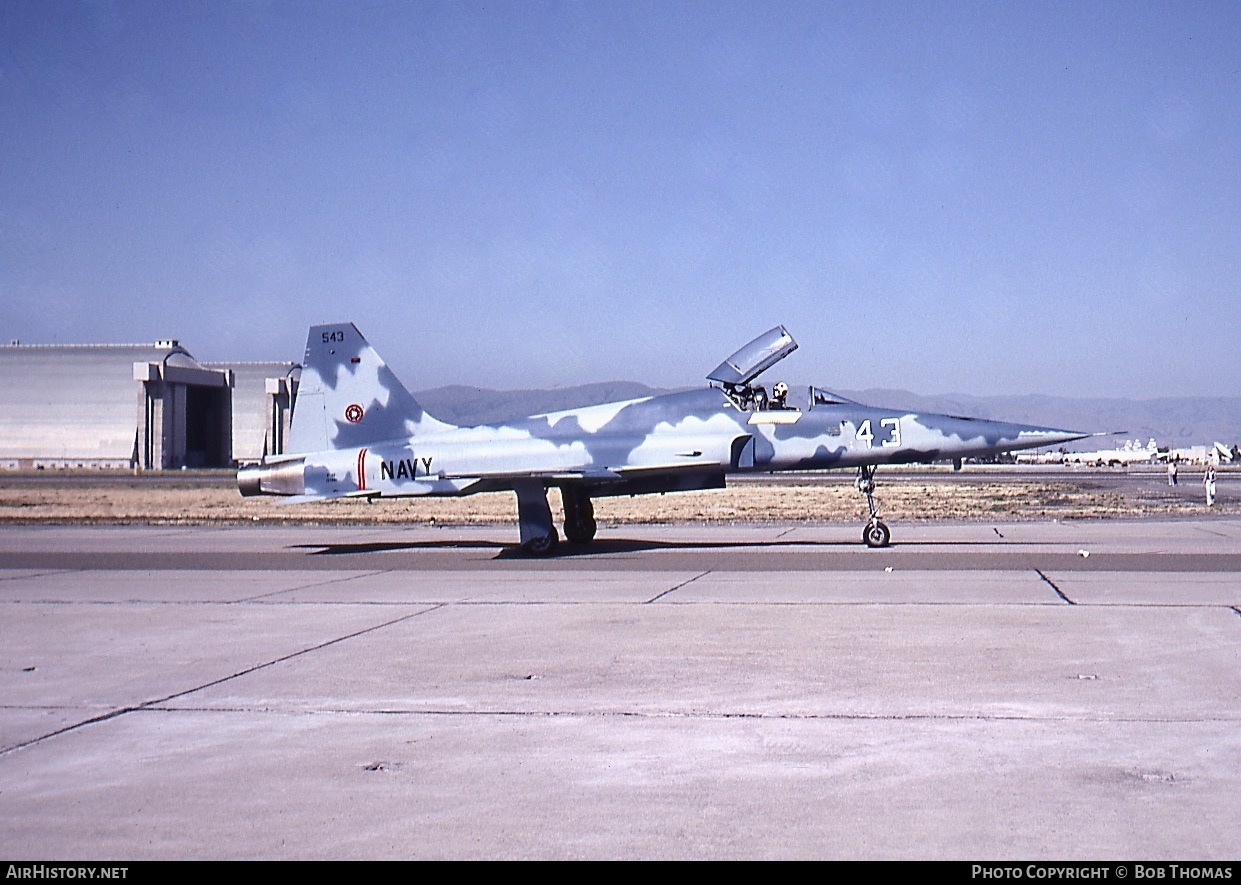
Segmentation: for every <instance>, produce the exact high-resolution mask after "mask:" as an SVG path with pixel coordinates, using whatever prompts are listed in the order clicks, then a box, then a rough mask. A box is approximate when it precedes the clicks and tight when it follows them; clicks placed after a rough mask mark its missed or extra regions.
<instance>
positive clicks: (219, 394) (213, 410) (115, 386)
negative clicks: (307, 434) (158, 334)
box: [0, 339, 300, 470]
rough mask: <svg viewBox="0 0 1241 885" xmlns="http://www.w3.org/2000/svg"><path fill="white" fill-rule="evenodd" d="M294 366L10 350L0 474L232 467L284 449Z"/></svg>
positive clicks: (138, 349) (141, 350)
mask: <svg viewBox="0 0 1241 885" xmlns="http://www.w3.org/2000/svg"><path fill="white" fill-rule="evenodd" d="M299 373H300V369H299V367H298V365H297V364H296V363H283V362H270V363H199V362H198V361H197V360H195V359H194V357H193V356H192V355H191V354H190V352H189V351H187V350H186V349H185V348H183V347H182V346H181V345H180V343H179V342H178V341H176V340H175V339H167V340H163V341H156V342H155V343H154V344H34V345H30V344H18V343H16V342H15V343H13V344H11V345H7V346H0V468H8V469H23V468H25V469H35V468H41V467H101V468H102V467H121V468H135V469H144V470H173V469H179V468H182V467H186V468H196V467H231V466H233V465H235V464H238V463H243V462H247V461H257V460H259V459H260V458H261V457H262V456H263V455H264V454H277V453H280V452H282V451H283V450H284V441H285V439H286V438H287V434H288V425H289V419H290V417H291V403H292V401H293V395H294V394H295V392H296V389H297V378H298V376H299Z"/></svg>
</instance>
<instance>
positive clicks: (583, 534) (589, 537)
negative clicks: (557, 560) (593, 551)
mask: <svg viewBox="0 0 1241 885" xmlns="http://www.w3.org/2000/svg"><path fill="white" fill-rule="evenodd" d="M598 529H599V524H598V523H596V522H595V520H594V518H593V517H592V518H590V519H579V520H577V521H576V522H566V523H565V524H564V536H565V539H566V540H568V541H569V543H571V544H589V543H590V542H591V541H593V540H594V539H595V532H596V531H598Z"/></svg>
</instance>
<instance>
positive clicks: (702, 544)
mask: <svg viewBox="0 0 1241 885" xmlns="http://www.w3.org/2000/svg"><path fill="white" fill-rule="evenodd" d="M1043 543H1044V542H1039V541H1009V540H1007V539H1003V538H996V539H995V540H994V541H992V540H984V541H977V540H973V541H917V542H906V543H905V544H903V545H902V544H899V543H896V542H893V543H892V545H891V547H889V548H888V549H896V548H899V547H902V546H904V547H908V548H927V547H932V548H951V549H960V548H966V547H1022V546H1040V545H1042V544H1043ZM815 547H826V548H831V549H833V550H859V551H865V548H864V547H863V546H862V545H861V544H859V543H858V542H857V541H854V540H840V541H814V540H810V541H808V540H789V541H781V540H772V541H662V540H658V539H649V538H597V539H595V540H594V541H592V542H591V543H589V544H582V545H575V544H564V545H562V546H561V547H560V549H559V550H558V551H557V553H556V555H555V556H553V557H538V556H531V555H530V554H528V553H526V552H525V551H524V550H522V549H521V548H520V547H518V546H517V545H515V544H506V543H504V542H502V541H484V540H470V539H462V540H455V541H370V542H361V543H350V544H294V545H292V549H295V550H307V551H309V552H310V555H311V556H353V555H359V554H367V553H398V552H402V551H411V552H412V551H418V550H495V551H496V554H495V557H494V558H495V559H511V560H515V561H534V562H539V561H541V562H554V561H556V560H564V559H572V558H575V557H583V556H608V555H615V554H621V553H644V552H648V551H652V550H744V549H758V550H778V549H786V548H802V549H810V548H815ZM873 552H874V553H875V554H879V553H881V551H873Z"/></svg>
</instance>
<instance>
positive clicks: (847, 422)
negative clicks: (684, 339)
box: [237, 323, 1089, 555]
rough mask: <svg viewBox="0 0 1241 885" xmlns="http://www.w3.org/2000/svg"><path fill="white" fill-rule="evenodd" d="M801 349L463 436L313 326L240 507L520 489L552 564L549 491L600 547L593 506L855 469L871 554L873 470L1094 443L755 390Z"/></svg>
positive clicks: (349, 331) (757, 354) (578, 540)
mask: <svg viewBox="0 0 1241 885" xmlns="http://www.w3.org/2000/svg"><path fill="white" fill-rule="evenodd" d="M796 348H797V342H795V341H794V340H793V338H792V336H791V335H789V333H788V332H787V331H786V330H785V329H784V327H783V326H777V327H776V328H774V329H771V330H770V331H768V332H766V333H765V334H763V335H761V336H759V337H758V338H756V339H755V340H754V341H752V342H750V343H749V344H747V345H746V346H745V347H743V348H741V349H740V350H738V351H737V352H736V353H735V354H733V355H732V356H730V357H729V358H728V359H726V360H725V361H724V362H722V363H720V365H719V367H717V368H716V369H715V370H714V371H713V372H711V374H710V375H708V376H707V379H708V381H709V382H711V383H710V384H709V385H708V386H707V387H704V388H701V389H698V390H691V391H686V392H682V393H670V394H666V395H663V396H651V397H643V398H641V399H633V400H627V401H625V402H616V403H606V404H603V405H597V406H587V407H585V408H579V409H569V410H566V411H563V412H553V413H550V414H546V415H535V416H533V417H530V418H525V419H522V420H519V421H514V422H512V423H505V424H498V425H490V426H480V427H455V426H453V425H451V424H446V423H444V422H443V421H437V420H436V419H435V418H432V417H431V416H430V415H428V414H427V413H426V412H424V411H423V410H422V408H421V407H420V406H419V405H418V403H417V402H416V401H415V400H414V398H413V397H412V396H411V395H410V393H409V391H407V390H406V389H405V387H404V386H403V385H402V384H401V382H400V381H398V380H397V378H396V376H395V375H393V373H392V371H391V370H390V369H389V368H388V367H387V365H385V363H384V361H383V360H382V359H380V357H379V355H378V354H377V353H376V352H375V351H374V349H373V348H371V346H370V345H369V344H367V342H366V339H365V338H363V337H362V334H361V333H360V332H359V331H358V330H357V328H356V327H355V326H354V325H353V324H351V323H342V324H336V325H325V326H314V327H312V328H311V330H310V336H309V338H308V339H307V342H306V356H305V361H304V364H303V366H302V374H301V381H300V383H299V386H298V391H297V398H296V401H295V408H294V412H293V422H292V426H291V428H290V431H289V445H288V450H289V453H288V454H283V455H278V456H274V457H269V458H265V459H264V460H263V462H262V463H260V464H258V465H254V466H249V467H243V468H242V469H241V470H240V471H239V472H238V474H237V482H238V486H239V487H240V489H241V493H242V494H243V495H283V496H287V497H288V498H289V499H290V500H291V501H323V500H329V499H334V498H390V497H409V496H414V497H417V496H424V495H434V496H459V495H472V494H474V493H476V492H494V491H512V492H515V493H516V495H517V519H518V524H519V526H520V532H521V545H522V547H523V548H524V549H525V550H526V551H527V552H529V553H532V554H539V555H548V554H551V553H553V552H554V551H555V550H556V547H557V545H558V543H559V541H560V536H559V534H558V533H557V531H556V527H555V525H554V524H553V522H552V513H551V508H550V507H549V506H548V503H547V490H548V489H549V488H551V487H553V486H555V487H557V488H559V489H560V495H561V499H562V501H563V504H564V533H565V537H566V538H567V539H568V540H569V541H570V542H571V543H574V544H585V543H588V542H589V541H591V540H593V538H594V537H595V530H596V524H595V514H594V506H593V504H592V501H593V499H595V498H600V497H607V496H612V495H638V494H647V493H652V492H677V491H686V490H691V489H718V488H723V487H724V484H725V476H726V475H727V474H730V473H765V472H772V471H784V470H820V469H832V468H850V469H856V470H857V487H858V490H859V491H860V492H862V493H863V494H864V495H865V496H866V500H867V503H868V505H869V507H870V519H869V520H868V521H867V523H866V526H865V529H864V531H863V533H862V539H863V541H864V542H865V543H866V544H867V545H868V546H871V547H884V546H887V544H888V542H889V540H890V538H891V533H890V532H889V530H888V527H887V526H886V525H885V524H884V523H883V521H882V520H881V519H880V518H879V508H878V506H877V505H876V503H875V497H874V489H875V483H874V476H875V468H876V467H877V466H878V465H880V464H907V463H914V462H928V463H929V462H931V461H954V462H955V463H956V466H958V467H959V466H960V462H961V459H962V458H972V457H983V456H989V455H996V454H999V453H1001V452H1008V451H1013V450H1016V449H1028V448H1035V447H1038V446H1047V445H1055V444H1058V443H1063V442H1068V441H1070V440H1075V439H1081V438H1082V437H1085V436H1089V434H1085V433H1075V432H1071V431H1065V430H1054V429H1051V428H1046V427H1029V426H1026V425H1022V424H1007V423H1002V422H999V421H984V420H979V419H974V418H957V417H950V416H947V415H926V414H914V413H911V412H908V411H905V410H902V409H882V408H873V407H870V406H864V405H861V404H860V403H856V402H854V401H852V400H849V399H846V398H844V397H841V396H837V395H835V394H832V393H830V392H828V391H826V390H823V389H821V388H817V387H809V388H801V389H799V390H798V391H797V393H796V395H793V394H792V393H791V392H790V391H789V390H788V387H787V385H785V384H784V383H783V382H781V383H779V384H777V385H775V388H774V389H773V393H772V395H770V396H769V395H768V394H767V392H766V389H765V388H763V387H762V386H760V385H756V384H753V383H752V382H754V380H755V379H756V378H757V377H758V376H759V375H760V374H761V373H762V372H764V371H766V370H767V369H769V368H771V367H772V366H773V365H775V364H776V363H777V362H779V361H780V360H781V359H783V358H784V357H786V356H788V354H790V353H792V352H793V351H794V350H795V349H796Z"/></svg>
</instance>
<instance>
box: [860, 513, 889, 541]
mask: <svg viewBox="0 0 1241 885" xmlns="http://www.w3.org/2000/svg"><path fill="white" fill-rule="evenodd" d="M862 540H863V541H864V542H865V543H866V546H867V547H887V546H888V543H889V542H890V541H891V540H892V533H891V532H890V531H888V527H887V526H886V525H884V524H883V523H881V522H880V521H879V520H875V521H874V522H868V523H867V524H866V528H864V529H862Z"/></svg>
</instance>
